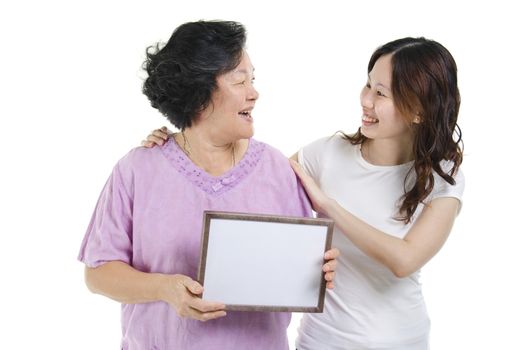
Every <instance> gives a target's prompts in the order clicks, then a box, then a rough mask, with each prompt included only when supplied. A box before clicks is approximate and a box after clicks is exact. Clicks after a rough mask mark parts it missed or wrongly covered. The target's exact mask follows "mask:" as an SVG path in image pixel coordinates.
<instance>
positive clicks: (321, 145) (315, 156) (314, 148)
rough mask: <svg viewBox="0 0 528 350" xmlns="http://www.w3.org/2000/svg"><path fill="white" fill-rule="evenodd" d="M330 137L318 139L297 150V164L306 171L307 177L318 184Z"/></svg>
mask: <svg viewBox="0 0 528 350" xmlns="http://www.w3.org/2000/svg"><path fill="white" fill-rule="evenodd" d="M330 139H331V137H323V138H320V139H318V140H316V141H314V142H312V143H310V144H308V145H306V146H304V147H303V148H301V149H300V150H299V153H298V158H299V164H301V166H302V167H303V168H304V170H306V172H307V173H308V175H310V176H311V177H313V178H314V179H315V180H316V181H317V182H319V180H320V179H319V175H320V172H321V169H323V165H324V164H323V163H324V153H325V148H326V147H327V146H328V142H330Z"/></svg>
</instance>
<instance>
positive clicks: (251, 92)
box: [247, 84, 259, 101]
mask: <svg viewBox="0 0 528 350" xmlns="http://www.w3.org/2000/svg"><path fill="white" fill-rule="evenodd" d="M258 98H259V93H258V91H257V89H255V86H254V85H253V84H250V85H249V88H248V94H247V99H248V100H249V101H256V100H257V99H258Z"/></svg>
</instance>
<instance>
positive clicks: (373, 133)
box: [360, 55, 411, 139]
mask: <svg viewBox="0 0 528 350" xmlns="http://www.w3.org/2000/svg"><path fill="white" fill-rule="evenodd" d="M391 58H392V55H384V56H381V57H380V58H378V60H377V61H376V63H375V64H374V67H373V68H372V70H371V71H370V73H369V76H368V80H367V84H366V85H365V87H364V88H363V89H362V90H361V96H360V99H361V107H362V108H363V116H362V118H361V133H362V134H363V135H364V136H366V137H368V138H369V139H394V138H397V139H400V138H406V137H411V129H410V126H409V123H408V122H407V121H406V120H405V118H404V117H403V115H402V114H401V113H400V112H399V111H398V110H397V109H396V107H395V105H394V100H393V95H392V92H391V89H390V87H391V81H392V63H391Z"/></svg>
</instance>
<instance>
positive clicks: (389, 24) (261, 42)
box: [0, 0, 528, 350]
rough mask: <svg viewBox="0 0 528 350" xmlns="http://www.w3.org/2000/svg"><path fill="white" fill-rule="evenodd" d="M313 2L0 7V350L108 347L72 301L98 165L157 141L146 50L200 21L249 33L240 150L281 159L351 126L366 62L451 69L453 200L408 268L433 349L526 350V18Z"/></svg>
mask: <svg viewBox="0 0 528 350" xmlns="http://www.w3.org/2000/svg"><path fill="white" fill-rule="evenodd" d="M321 3H323V2H321V1H317V2H309V1H303V2H298V3H297V4H295V2H288V1H280V2H277V3H273V2H264V1H262V2H259V4H254V3H253V2H251V1H249V0H248V1H240V2H237V3H231V2H229V1H209V2H199V1H190V0H189V1H175V0H173V1H170V2H161V1H143V2H139V1H137V2H136V1H126V2H125V1H110V0H107V1H86V2H81V1H63V2H60V1H16V2H15V1H5V2H2V5H0V50H1V54H0V63H1V65H0V70H1V76H0V96H1V97H0V98H1V102H0V118H1V119H0V120H1V126H0V131H1V147H0V152H1V160H2V163H1V164H2V168H1V171H0V198H1V208H0V209H1V210H0V269H1V270H0V281H1V287H0V293H1V298H0V303H1V305H0V321H1V325H2V326H1V327H2V328H1V329H2V331H1V333H2V335H1V336H0V348H2V349H118V348H119V341H120V324H119V305H118V304H117V303H116V302H113V301H111V300H108V299H106V298H104V297H101V296H96V295H92V294H90V293H89V292H88V291H87V289H86V287H85V286H84V282H83V274H82V271H83V266H82V264H81V263H79V262H77V261H76V257H77V253H78V249H79V246H80V243H81V240H82V237H83V235H84V231H85V229H86V226H87V225H88V221H89V219H90V216H91V213H92V210H93V208H94V205H95V202H96V200H97V197H98V195H99V193H100V191H101V189H102V186H103V184H104V182H105V180H106V178H107V176H108V175H109V173H110V171H111V169H112V166H113V165H114V164H115V162H116V161H117V160H118V159H119V158H120V157H121V156H123V155H124V154H125V153H126V152H127V151H128V150H129V149H130V148H131V147H134V146H136V145H138V144H139V142H140V140H141V139H143V138H144V136H145V135H146V134H148V133H149V132H150V131H151V130H152V129H154V128H156V127H159V126H161V125H167V122H166V121H165V120H164V119H163V118H162V117H161V116H160V115H159V114H158V113H157V112H156V111H155V110H154V109H152V108H151V107H150V106H149V103H148V102H147V100H146V98H145V97H144V96H143V95H142V94H141V76H142V73H141V69H140V66H141V63H142V60H143V59H144V50H145V47H146V46H148V45H150V44H153V43H155V42H156V41H158V40H164V39H168V38H169V36H170V34H171V32H172V31H173V29H174V28H175V27H176V26H177V25H178V24H181V23H183V22H186V21H193V20H198V19H230V20H237V21H240V22H242V23H244V24H245V25H246V26H247V29H248V50H249V53H250V55H251V58H252V60H253V64H254V66H255V67H256V78H257V80H256V87H257V88H258V89H259V91H260V93H261V98H260V100H259V102H258V104H257V109H256V110H255V112H254V117H255V125H256V138H258V139H260V140H263V141H266V142H268V143H271V144H272V145H274V146H275V147H277V148H279V149H280V150H282V151H283V152H284V153H285V154H287V155H289V154H291V153H293V152H294V151H296V150H297V149H298V148H299V147H301V146H303V145H304V144H306V143H308V142H310V141H312V140H314V139H316V138H319V137H321V136H324V135H329V134H331V133H333V132H335V131H337V130H345V131H348V132H350V131H353V130H355V129H356V128H357V127H358V125H359V122H360V113H361V112H360V106H359V98H358V96H359V91H360V89H361V87H362V85H363V84H364V82H365V79H366V66H367V62H368V59H369V57H370V54H371V53H372V51H373V50H374V49H375V48H376V47H377V46H379V45H381V44H383V43H385V42H387V41H389V40H392V39H395V38H399V37H403V36H421V35H423V36H426V37H428V38H432V39H435V40H437V41H439V42H441V43H442V44H444V45H445V46H446V47H447V48H448V49H449V50H450V51H451V53H452V54H453V56H454V57H455V59H456V61H457V63H458V67H459V84H460V90H461V94H462V107H461V111H460V119H459V120H460V126H461V127H462V131H463V136H464V141H465V146H466V148H465V160H464V164H463V167H464V172H465V175H466V192H465V201H464V208H463V210H462V213H461V215H460V217H459V218H458V220H457V222H456V225H455V228H454V229H453V232H452V235H451V237H450V239H449V240H448V242H447V243H446V245H445V247H444V248H443V249H442V251H441V252H440V253H439V254H438V255H437V256H436V257H435V258H434V259H433V260H432V261H431V262H430V263H429V264H428V265H427V266H426V267H425V268H424V269H423V284H424V294H425V298H426V301H427V304H428V307H429V312H430V316H431V320H432V332H431V343H432V349H433V350H443V349H527V348H528V339H527V337H526V336H525V333H526V327H527V325H528V322H527V314H528V303H527V301H526V295H528V288H527V286H526V283H525V282H526V279H527V273H526V271H525V268H526V266H528V261H527V260H528V259H527V256H528V253H527V247H526V243H527V242H528V239H527V235H528V230H527V229H526V224H525V220H526V219H525V218H526V217H527V215H528V213H527V209H528V208H527V205H526V198H527V195H528V191H527V189H526V188H527V185H526V175H525V174H524V172H523V171H522V169H524V166H523V165H524V164H523V163H525V161H526V151H527V146H526V128H527V126H528V122H527V113H526V103H527V101H528V98H527V96H526V92H527V78H528V74H527V68H526V67H527V64H526V58H527V50H526V36H525V35H523V34H522V33H523V32H524V33H526V32H527V28H526V27H527V25H526V15H525V14H526V12H525V11H521V9H520V5H519V4H516V3H514V2H512V1H500V2H498V1H494V2H492V3H488V2H485V1H484V2H471V4H470V2H467V4H466V3H463V2H462V1H457V2H451V1H437V2H434V3H433V2H427V1H376V2H366V1H363V2H358V3H356V2H352V1H350V2H347V3H348V4H347V3H345V2H339V1H326V2H324V3H325V5H324V6H322V5H319V4H321ZM345 5H346V6H345ZM523 179H524V180H523ZM298 320H299V316H298V315H295V316H294V319H293V321H292V324H291V326H290V329H289V336H290V339H291V341H292V342H293V340H294V338H295V334H296V327H297V325H298Z"/></svg>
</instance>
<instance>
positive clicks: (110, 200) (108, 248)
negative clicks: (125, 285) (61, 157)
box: [78, 163, 133, 267]
mask: <svg viewBox="0 0 528 350" xmlns="http://www.w3.org/2000/svg"><path fill="white" fill-rule="evenodd" d="M130 182H131V181H130V180H129V181H126V180H124V179H123V174H122V171H121V169H120V163H118V164H117V165H116V166H115V167H114V170H113V171H112V174H111V175H110V177H109V178H108V180H107V182H106V184H105V186H104V188H103V191H102V192H101V195H100V196H99V200H98V201H97V205H96V207H95V210H94V213H93V215H92V219H91V221H90V224H89V226H88V230H87V231H86V234H85V236H84V240H83V242H82V245H81V250H80V252H79V256H78V259H79V260H80V261H82V262H84V263H85V264H86V265H87V266H88V267H97V266H99V265H102V264H104V263H106V262H109V261H117V260H119V261H122V262H125V263H127V264H130V263H131V259H132V206H133V203H132V199H131V196H130V194H129V193H130V191H127V188H126V185H125V183H128V185H129V186H130V185H131V183H130Z"/></svg>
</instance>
